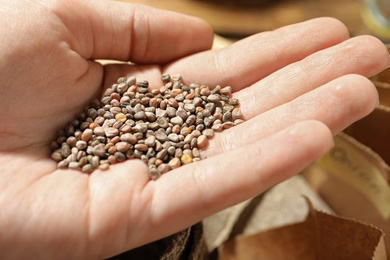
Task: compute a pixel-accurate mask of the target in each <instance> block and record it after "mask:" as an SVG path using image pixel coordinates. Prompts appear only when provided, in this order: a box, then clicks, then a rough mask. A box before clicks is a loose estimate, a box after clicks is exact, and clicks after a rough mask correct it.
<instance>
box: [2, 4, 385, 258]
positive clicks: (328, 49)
mask: <svg viewBox="0 0 390 260" xmlns="http://www.w3.org/2000/svg"><path fill="white" fill-rule="evenodd" d="M3 2H4V1H3ZM0 12H1V16H0V19H1V20H2V22H3V24H5V23H7V25H8V26H3V27H1V28H0V35H2V36H3V37H1V38H0V44H1V48H0V53H1V57H2V60H1V62H0V78H1V79H2V83H1V85H0V88H1V93H2V94H1V96H0V104H1V110H0V120H1V124H0V142H1V147H0V165H2V171H1V173H0V174H1V178H0V190H1V192H0V208H1V209H2V211H1V212H2V213H1V214H0V229H1V230H2V232H1V236H0V255H1V256H2V257H3V258H12V257H14V258H25V257H29V258H51V259H61V258H66V259H69V258H80V259H85V258H105V257H108V256H112V255H115V254H118V253H120V252H123V251H126V250H129V249H131V248H134V247H137V246H140V245H142V244H145V243H148V242H151V241H153V240H156V239H158V238H162V237H164V236H167V235H169V234H172V233H174V232H177V231H180V230H182V229H184V228H186V227H188V226H190V225H192V224H194V223H196V222H198V221H200V220H201V219H203V218H204V217H206V216H208V215H211V214H213V213H215V212H217V211H218V210H221V209H223V208H226V207H228V206H231V205H233V204H235V203H238V202H241V201H243V200H245V199H248V198H250V197H253V196H255V195H257V194H259V193H261V192H263V191H265V190H266V189H268V188H269V187H271V186H272V185H274V184H276V183H278V182H280V181H282V180H284V179H286V178H288V177H290V176H292V175H293V174H296V173H298V172H299V171H300V170H302V169H303V168H304V167H306V166H307V165H308V164H310V163H311V162H313V161H314V160H316V159H317V158H319V157H320V156H321V155H322V154H323V153H324V152H326V151H327V149H328V148H329V147H330V146H331V145H332V134H335V133H337V132H339V131H341V130H342V129H344V128H345V127H346V126H348V125H349V124H351V123H352V122H354V121H356V120H358V119H359V118H361V117H363V116H365V115H367V114H368V113H369V112H370V111H372V109H373V108H374V107H375V105H376V104H377V99H378V97H377V93H376V91H375V89H374V87H373V86H372V84H371V83H370V82H369V80H367V79H366V78H365V77H367V76H371V75H374V74H375V73H377V72H379V71H380V70H382V69H384V68H385V67H386V65H387V64H388V60H389V56H388V53H387V51H386V49H385V48H384V46H383V45H382V44H381V43H380V42H379V41H378V40H376V39H374V38H372V37H368V36H361V37H357V38H353V39H348V33H347V30H346V28H345V27H344V26H343V25H342V24H341V23H340V22H338V21H336V20H333V19H329V18H322V19H316V20H312V21H308V22H304V23H301V24H296V25H291V26H287V27H284V28H281V29H279V30H276V31H273V32H265V33H261V34H258V35H254V36H252V37H249V38H247V39H245V40H242V41H240V42H237V43H235V44H233V45H232V46H230V47H227V48H225V49H223V50H220V51H210V50H207V49H208V48H210V46H211V42H212V37H213V34H212V31H211V29H210V27H209V26H208V25H206V24H205V23H204V22H202V21H200V20H198V19H195V18H189V17H186V16H183V15H179V14H173V13H170V12H165V11H157V10H154V9H150V8H147V7H143V6H139V5H132V4H123V3H117V2H99V1H79V0H72V1H40V2H38V1H34V2H31V1H10V2H4V3H3V4H2V7H1V9H0ZM21 18H23V19H21ZM94 59H115V60H123V61H131V62H133V63H134V64H113V65H105V66H102V65H101V64H99V63H97V62H94V61H93V60H94ZM163 72H168V73H172V74H181V75H182V76H183V78H184V80H185V82H189V83H190V82H196V83H202V84H208V85H210V86H215V85H217V84H220V85H222V86H224V85H231V86H232V87H233V89H234V92H235V93H234V97H236V98H238V99H239V100H240V101H241V110H242V112H243V114H244V116H245V119H246V122H245V123H243V124H241V125H238V126H236V127H234V128H231V129H228V130H225V131H224V132H222V133H218V134H217V135H216V136H215V137H214V138H213V139H212V140H210V145H209V147H208V149H207V150H206V151H203V153H204V155H205V156H207V157H208V158H207V159H204V160H202V161H200V162H197V163H193V164H190V165H186V166H182V167H180V168H179V169H176V170H173V171H170V172H169V173H167V174H165V175H163V176H162V177H160V178H159V179H158V180H157V181H149V179H148V174H147V171H148V169H147V166H146V165H144V164H143V163H142V162H141V161H139V160H130V161H126V162H124V163H119V164H116V165H112V166H111V167H110V169H109V170H108V171H104V172H103V171H99V170H96V171H94V172H93V173H92V174H91V175H88V174H84V173H81V172H78V171H72V170H58V169H57V167H56V163H55V162H54V161H53V160H51V159H50V148H49V145H50V142H51V141H52V140H53V139H54V138H55V135H56V133H57V131H58V130H59V129H61V128H63V127H64V126H66V125H67V124H68V123H69V122H70V121H71V120H72V119H73V117H74V116H75V115H76V114H78V113H79V112H80V111H81V110H82V109H83V107H84V106H85V105H86V104H88V103H89V101H90V100H92V99H93V98H96V97H99V95H100V94H101V93H102V91H103V89H104V88H106V87H108V86H109V85H110V84H112V83H113V82H114V81H115V80H116V78H118V77H119V76H124V75H135V76H136V77H137V78H139V79H148V80H149V82H150V85H152V86H159V85H160V84H161V82H160V75H161V73H163Z"/></svg>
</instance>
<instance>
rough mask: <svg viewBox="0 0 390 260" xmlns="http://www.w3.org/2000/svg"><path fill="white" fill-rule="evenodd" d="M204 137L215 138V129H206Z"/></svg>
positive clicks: (203, 133)
mask: <svg viewBox="0 0 390 260" xmlns="http://www.w3.org/2000/svg"><path fill="white" fill-rule="evenodd" d="M202 135H205V136H206V137H208V138H210V137H213V136H214V131H213V129H210V128H209V129H205V130H203V132H202Z"/></svg>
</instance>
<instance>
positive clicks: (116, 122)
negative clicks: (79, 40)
mask: <svg viewBox="0 0 390 260" xmlns="http://www.w3.org/2000/svg"><path fill="white" fill-rule="evenodd" d="M161 79H162V81H163V83H164V85H163V86H162V87H160V89H152V90H151V91H149V82H148V81H146V80H144V81H137V80H136V78H135V77H133V76H132V77H129V78H126V77H121V78H119V79H118V80H117V83H115V84H113V85H112V87H111V88H108V89H107V90H106V91H105V93H104V95H103V97H102V99H101V100H100V101H99V100H93V101H92V102H91V104H90V106H89V107H87V108H86V109H85V111H84V112H83V113H81V114H80V115H79V116H78V118H77V119H75V120H74V121H73V122H72V123H71V124H70V125H69V126H68V127H66V128H65V129H64V130H62V131H61V132H60V134H59V137H58V138H57V140H56V141H53V142H52V144H51V146H52V150H53V153H52V156H51V157H52V158H53V159H54V160H56V161H57V162H58V168H70V169H78V170H81V171H82V172H85V173H90V172H92V171H93V170H94V169H98V168H99V169H101V170H106V169H108V167H109V165H111V164H114V163H117V162H122V161H125V160H127V159H134V158H138V159H141V160H142V161H144V162H145V163H146V164H147V165H148V167H149V173H150V177H151V178H152V179H157V178H158V177H159V176H160V175H161V174H164V173H166V172H168V171H170V170H172V169H176V168H178V167H180V166H181V165H185V164H189V163H191V162H195V161H199V160H200V159H201V157H200V152H199V149H204V148H206V147H207V145H208V139H209V138H211V137H213V136H214V132H220V131H222V130H224V129H227V128H230V127H232V126H235V125H237V124H240V123H242V122H243V116H242V113H241V111H240V109H239V108H238V105H239V101H238V100H237V99H235V98H231V92H232V88H231V87H230V86H227V87H224V88H221V87H220V86H216V87H214V88H213V89H211V88H210V87H209V86H206V85H198V84H194V83H192V84H190V85H189V86H186V85H184V84H183V83H182V78H181V76H180V75H175V76H172V77H171V76H170V75H169V74H163V75H162V76H161Z"/></svg>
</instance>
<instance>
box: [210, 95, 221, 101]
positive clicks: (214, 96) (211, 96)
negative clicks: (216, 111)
mask: <svg viewBox="0 0 390 260" xmlns="http://www.w3.org/2000/svg"><path fill="white" fill-rule="evenodd" d="M207 101H208V102H212V103H217V102H219V101H221V96H220V95H217V94H212V95H209V96H208V97H207Z"/></svg>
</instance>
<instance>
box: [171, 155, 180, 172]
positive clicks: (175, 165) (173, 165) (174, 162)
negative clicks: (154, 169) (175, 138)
mask: <svg viewBox="0 0 390 260" xmlns="http://www.w3.org/2000/svg"><path fill="white" fill-rule="evenodd" d="M168 164H169V166H170V167H171V168H172V169H177V168H179V167H180V166H181V161H180V159H179V158H177V157H174V158H172V159H171V160H170V161H169V163H168Z"/></svg>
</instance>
